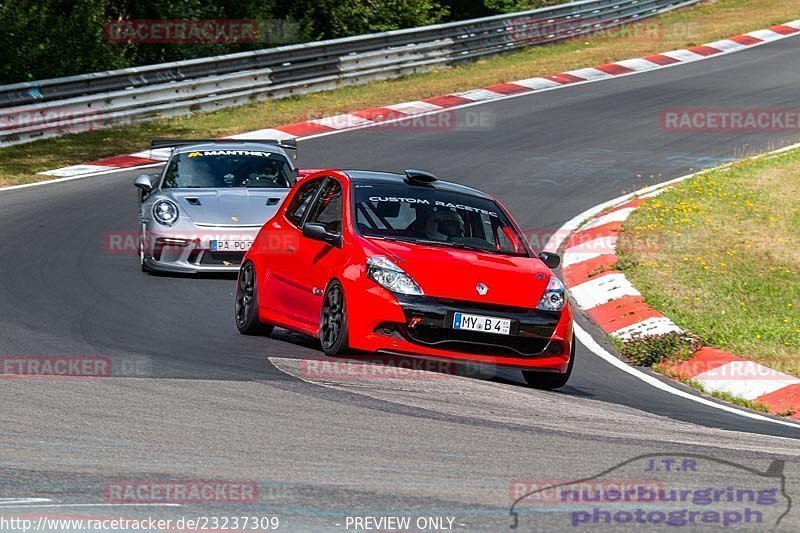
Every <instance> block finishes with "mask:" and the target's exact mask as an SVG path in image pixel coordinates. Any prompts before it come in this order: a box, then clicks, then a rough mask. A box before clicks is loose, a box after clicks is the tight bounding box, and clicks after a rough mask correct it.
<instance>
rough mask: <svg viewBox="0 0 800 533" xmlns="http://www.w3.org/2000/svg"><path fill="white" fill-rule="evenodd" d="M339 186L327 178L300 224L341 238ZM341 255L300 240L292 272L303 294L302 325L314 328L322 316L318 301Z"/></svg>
mask: <svg viewBox="0 0 800 533" xmlns="http://www.w3.org/2000/svg"><path fill="white" fill-rule="evenodd" d="M343 196H344V194H343V186H342V184H341V183H340V182H339V180H337V179H336V178H328V179H327V181H326V182H325V184H324V185H323V186H322V188H321V190H320V192H319V194H318V195H317V197H316V199H315V200H314V204H313V205H312V206H311V208H310V209H309V212H308V216H307V217H306V218H305V220H304V221H303V224H304V225H305V224H309V223H314V224H320V225H322V226H324V227H325V230H326V231H328V232H329V233H332V234H338V235H340V236H341V235H342V214H343V202H344V198H343ZM345 253H346V252H345V251H344V249H343V248H341V247H340V246H336V245H334V244H329V243H327V242H323V241H319V240H315V239H310V238H308V237H302V238H301V241H300V247H299V249H298V253H297V254H296V259H297V263H296V264H297V268H296V270H295V271H294V276H295V280H296V285H297V286H298V287H300V288H301V290H304V291H306V294H307V295H310V298H308V297H304V298H303V299H302V305H299V306H298V309H297V311H298V312H299V313H300V316H299V317H298V318H299V319H300V320H301V321H302V322H303V323H305V324H308V325H309V326H312V327H318V326H319V322H320V313H321V312H322V299H323V294H324V291H325V288H326V286H327V284H328V282H329V281H330V280H331V278H333V277H334V276H335V275H336V272H338V271H339V269H340V267H341V265H342V263H343V261H344V255H345Z"/></svg>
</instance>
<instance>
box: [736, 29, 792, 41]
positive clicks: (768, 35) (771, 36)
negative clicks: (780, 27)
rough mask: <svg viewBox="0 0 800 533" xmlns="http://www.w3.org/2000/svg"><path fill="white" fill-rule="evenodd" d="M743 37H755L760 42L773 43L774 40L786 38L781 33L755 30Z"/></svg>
mask: <svg viewBox="0 0 800 533" xmlns="http://www.w3.org/2000/svg"><path fill="white" fill-rule="evenodd" d="M745 35H749V36H750V37H755V38H756V39H761V40H762V41H774V40H775V39H782V38H783V37H787V36H786V35H783V34H781V33H778V32H776V31H772V30H756V31H751V32H750V33H745Z"/></svg>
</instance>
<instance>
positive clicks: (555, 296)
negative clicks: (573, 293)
mask: <svg viewBox="0 0 800 533" xmlns="http://www.w3.org/2000/svg"><path fill="white" fill-rule="evenodd" d="M566 304H567V294H566V291H565V290H564V284H563V283H561V280H560V279H558V278H557V277H555V276H550V282H549V283H548V284H547V290H545V291H544V294H543V295H542V299H541V300H539V305H537V306H536V308H537V309H541V310H542V311H561V310H562V309H564V306H565V305H566Z"/></svg>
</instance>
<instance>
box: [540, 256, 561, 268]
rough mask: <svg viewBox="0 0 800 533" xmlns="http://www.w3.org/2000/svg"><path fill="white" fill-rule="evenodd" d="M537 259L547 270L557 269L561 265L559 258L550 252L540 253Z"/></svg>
mask: <svg viewBox="0 0 800 533" xmlns="http://www.w3.org/2000/svg"><path fill="white" fill-rule="evenodd" d="M539 259H541V260H542V262H544V264H545V265H547V268H551V269H552V268H558V267H559V265H561V256H560V255H558V254H553V253H550V252H542V253H540V254H539Z"/></svg>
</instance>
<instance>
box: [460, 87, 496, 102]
mask: <svg viewBox="0 0 800 533" xmlns="http://www.w3.org/2000/svg"><path fill="white" fill-rule="evenodd" d="M453 96H458V97H459V98H466V99H467V100H472V101H473V102H482V101H484V100H496V99H498V98H502V97H503V96H505V95H504V94H502V93H496V92H494V91H490V90H488V89H473V90H471V91H464V92H463V93H453Z"/></svg>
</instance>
